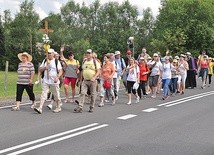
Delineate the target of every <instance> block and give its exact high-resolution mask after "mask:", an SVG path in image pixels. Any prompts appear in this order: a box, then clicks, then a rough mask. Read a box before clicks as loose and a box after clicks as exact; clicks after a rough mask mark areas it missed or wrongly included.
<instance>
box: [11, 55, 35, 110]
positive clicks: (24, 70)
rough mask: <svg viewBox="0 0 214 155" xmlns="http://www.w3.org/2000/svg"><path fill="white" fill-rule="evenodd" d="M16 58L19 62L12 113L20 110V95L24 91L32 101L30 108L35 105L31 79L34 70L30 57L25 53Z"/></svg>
mask: <svg viewBox="0 0 214 155" xmlns="http://www.w3.org/2000/svg"><path fill="white" fill-rule="evenodd" d="M18 58H19V60H20V61H21V62H20V63H19V66H18V70H17V72H18V80H17V87H16V106H15V107H12V110H13V111H19V110H20V103H21V101H22V95H23V92H24V90H26V91H27V94H28V96H29V98H30V100H31V101H32V108H33V107H34V104H35V102H34V101H35V95H34V93H33V78H34V74H35V68H34V65H33V63H31V61H32V56H31V55H30V54H28V53H27V52H23V53H19V54H18Z"/></svg>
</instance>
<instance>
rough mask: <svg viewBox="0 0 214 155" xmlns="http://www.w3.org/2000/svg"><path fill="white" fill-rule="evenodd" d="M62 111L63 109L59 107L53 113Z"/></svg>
mask: <svg viewBox="0 0 214 155" xmlns="http://www.w3.org/2000/svg"><path fill="white" fill-rule="evenodd" d="M61 111H62V109H61V107H57V108H56V109H55V110H53V112H55V113H59V112H61Z"/></svg>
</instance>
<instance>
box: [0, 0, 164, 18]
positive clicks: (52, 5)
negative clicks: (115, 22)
mask: <svg viewBox="0 0 214 155" xmlns="http://www.w3.org/2000/svg"><path fill="white" fill-rule="evenodd" d="M23 1H24V0H0V13H1V14H2V12H3V11H4V10H7V9H9V10H11V13H12V16H14V14H16V13H17V12H19V6H20V4H21V2H23ZM68 1H69V0H34V2H35V3H34V7H35V10H36V12H37V13H38V14H39V16H40V19H43V18H45V17H47V16H48V14H49V13H50V12H54V13H59V12H60V7H61V6H63V5H64V4H66V2H68ZM74 1H75V2H76V3H79V4H82V2H85V3H86V5H90V4H91V3H92V2H93V1H94V0H74ZM109 1H116V2H119V3H120V4H121V3H122V2H123V1H124V0H100V2H101V4H104V3H107V2H109ZM129 2H130V3H131V4H133V5H136V6H137V8H138V11H139V12H140V13H142V10H143V9H145V8H147V7H150V8H151V9H152V12H153V14H154V15H155V16H156V15H157V14H158V8H159V7H160V0H129Z"/></svg>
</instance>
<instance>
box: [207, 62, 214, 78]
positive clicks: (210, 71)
mask: <svg viewBox="0 0 214 155" xmlns="http://www.w3.org/2000/svg"><path fill="white" fill-rule="evenodd" d="M213 67H214V62H210V63H209V67H208V74H211V75H213Z"/></svg>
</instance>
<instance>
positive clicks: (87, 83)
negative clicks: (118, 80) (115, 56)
mask: <svg viewBox="0 0 214 155" xmlns="http://www.w3.org/2000/svg"><path fill="white" fill-rule="evenodd" d="M100 68H101V67H100V63H99V62H98V61H97V60H95V59H94V58H93V52H92V50H91V49H88V50H87V51H86V60H85V61H84V62H83V64H82V74H81V75H82V77H83V81H82V84H81V87H82V89H81V93H80V96H79V104H78V106H77V108H75V109H74V112H75V113H81V112H82V108H83V105H84V102H85V96H86V94H87V90H88V89H89V90H90V93H91V100H90V107H89V112H93V109H94V106H95V100H96V96H97V91H96V87H97V77H98V76H99V75H100Z"/></svg>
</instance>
